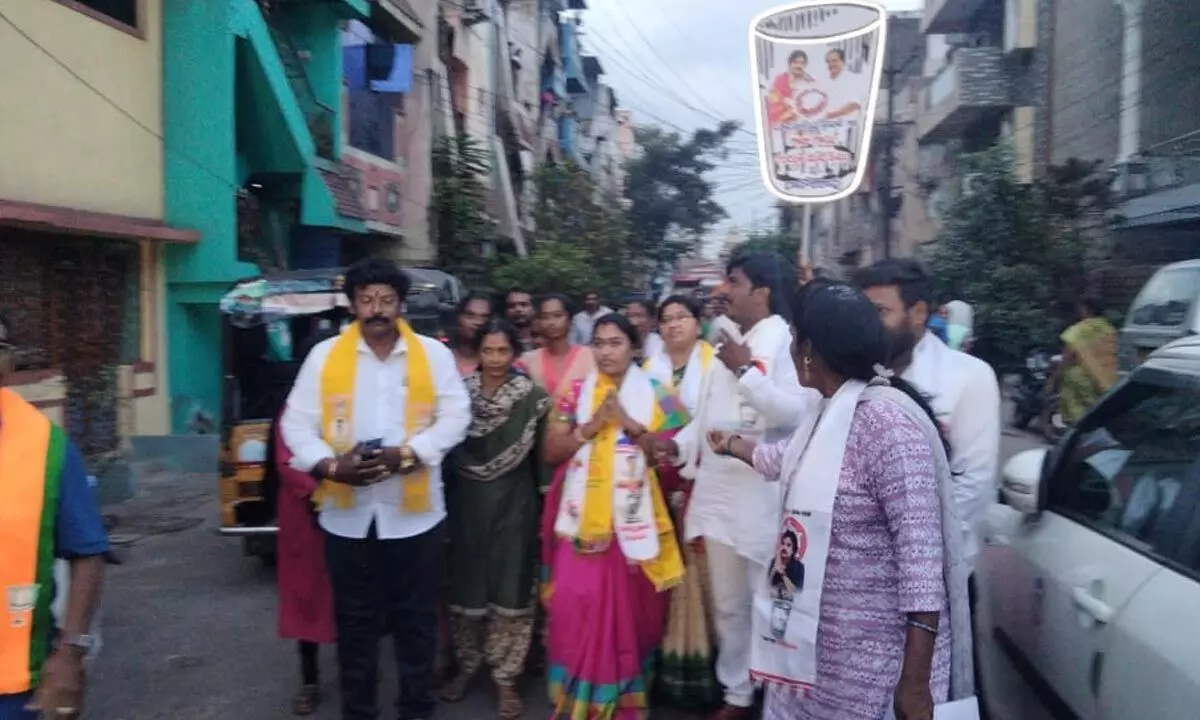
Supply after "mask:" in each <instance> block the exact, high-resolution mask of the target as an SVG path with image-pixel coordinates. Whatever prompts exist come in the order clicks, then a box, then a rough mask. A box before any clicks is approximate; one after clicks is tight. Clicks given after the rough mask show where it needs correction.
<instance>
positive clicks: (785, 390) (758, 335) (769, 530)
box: [675, 316, 821, 565]
mask: <svg viewBox="0 0 1200 720" xmlns="http://www.w3.org/2000/svg"><path fill="white" fill-rule="evenodd" d="M745 339H746V342H747V343H748V344H749V346H750V353H751V355H752V356H753V357H754V358H755V359H758V360H761V361H763V362H764V364H765V365H766V368H767V373H766V375H764V374H763V373H762V372H760V371H759V370H758V369H757V368H755V369H751V370H749V371H747V372H746V373H745V374H744V375H743V376H742V377H741V379H740V380H739V379H738V378H737V377H736V376H735V375H734V374H733V373H732V372H731V371H730V370H729V369H728V368H727V367H725V365H724V364H723V363H721V362H720V361H719V360H718V361H716V362H714V364H713V369H712V372H711V379H710V381H709V385H708V389H707V391H706V392H705V394H704V397H703V399H702V400H701V409H700V412H699V413H698V416H697V417H696V418H695V419H693V421H692V422H691V423H689V424H688V425H687V427H685V428H683V430H681V431H679V433H678V434H677V435H676V436H675V443H676V444H677V445H678V446H679V456H680V458H681V459H684V460H686V459H687V458H690V457H694V456H695V453H699V458H700V462H699V466H698V467H697V469H696V484H695V489H694V490H693V491H692V498H691V501H690V502H689V503H688V513H687V518H686V521H685V531H686V535H687V537H688V539H692V538H697V537H704V538H707V539H710V540H714V541H716V542H719V543H722V544H723V545H728V546H730V547H733V548H734V549H736V550H737V552H738V554H739V555H742V556H744V557H747V558H750V559H751V560H754V561H755V562H758V563H760V564H764V565H765V564H766V563H767V562H768V561H769V560H770V558H771V555H772V553H773V552H774V550H775V541H776V537H777V535H778V532H779V529H778V524H779V523H778V522H777V520H778V518H779V512H780V497H779V492H780V490H779V483H774V482H767V481H766V480H764V479H763V477H762V475H760V474H758V473H757V472H755V471H754V469H753V468H752V467H750V466H749V465H747V464H745V463H743V462H742V461H741V460H738V459H737V458H731V457H726V456H723V455H718V454H716V453H714V452H713V451H712V448H710V447H709V445H708V439H707V435H708V431H709V430H710V429H713V430H718V429H719V430H738V429H739V425H740V424H741V423H742V421H743V420H744V419H747V418H746V417H745V415H744V414H745V413H752V414H753V415H754V417H755V419H756V420H761V422H760V423H759V424H760V425H762V426H764V430H765V432H764V433H763V436H762V437H757V438H754V437H750V436H749V435H747V439H751V440H755V441H758V442H774V441H778V440H780V439H782V438H783V437H786V436H787V435H788V434H789V433H791V432H792V431H793V430H795V428H796V426H797V425H798V424H799V422H800V419H801V418H802V417H803V416H804V414H805V413H808V412H815V411H816V409H817V408H818V406H819V405H820V402H821V395H820V393H818V392H817V391H815V390H811V389H807V388H803V387H801V385H800V381H799V378H797V377H796V366H795V364H794V363H793V362H792V355H791V343H792V334H791V330H790V328H788V326H787V323H786V321H784V320H783V318H780V317H778V316H772V317H770V318H767V319H766V320H764V321H762V322H760V323H759V324H758V325H755V326H754V327H753V328H751V329H750V332H748V333H746V336H745ZM742 434H743V435H746V433H745V432H742Z"/></svg>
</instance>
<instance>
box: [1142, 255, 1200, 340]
mask: <svg viewBox="0 0 1200 720" xmlns="http://www.w3.org/2000/svg"><path fill="white" fill-rule="evenodd" d="M1197 295H1200V267H1187V268H1175V269H1172V270H1160V271H1159V272H1157V273H1155V275H1154V277H1152V278H1150V281H1149V282H1148V283H1146V286H1145V287H1144V288H1142V291H1141V292H1140V293H1138V296H1137V299H1136V300H1134V301H1133V308H1132V309H1131V310H1130V313H1129V317H1130V322H1131V323H1132V324H1133V325H1153V326H1160V327H1178V326H1179V325H1182V324H1183V323H1185V322H1186V321H1187V315H1188V311H1189V310H1191V308H1192V304H1193V303H1194V302H1195V301H1196V296H1197Z"/></svg>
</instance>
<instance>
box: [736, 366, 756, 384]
mask: <svg viewBox="0 0 1200 720" xmlns="http://www.w3.org/2000/svg"><path fill="white" fill-rule="evenodd" d="M753 368H754V363H746V364H745V365H742V366H741V367H739V368H738V369H737V370H734V371H733V374H734V375H737V379H738V380H741V379H742V376H743V375H745V374H746V373H748V372H750V371H751V370H752V369H753Z"/></svg>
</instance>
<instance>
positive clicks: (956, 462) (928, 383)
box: [901, 332, 1001, 568]
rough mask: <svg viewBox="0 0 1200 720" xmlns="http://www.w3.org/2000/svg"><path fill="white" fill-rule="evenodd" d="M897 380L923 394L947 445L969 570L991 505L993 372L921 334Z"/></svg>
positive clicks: (996, 403)
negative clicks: (909, 360) (982, 524)
mask: <svg viewBox="0 0 1200 720" xmlns="http://www.w3.org/2000/svg"><path fill="white" fill-rule="evenodd" d="M901 377H902V378H904V379H905V380H907V381H908V382H910V383H912V385H913V386H914V387H916V389H917V390H919V391H921V393H923V394H924V395H925V396H926V399H927V400H928V401H929V404H930V406H931V407H932V408H933V412H934V414H935V415H937V419H938V422H939V423H940V424H941V425H942V426H943V430H944V431H945V432H946V434H947V437H948V439H949V441H950V472H951V474H952V475H953V479H954V500H955V503H956V504H957V505H958V516H959V519H960V520H961V521H962V524H963V533H964V535H965V544H964V546H963V550H964V556H965V559H966V561H967V564H968V565H970V566H971V567H972V568H973V567H974V563H975V558H976V557H977V556H978V555H979V551H980V548H981V545H980V538H979V525H980V522H981V521H982V520H983V516H984V514H985V513H986V512H987V509H988V506H990V505H991V504H992V503H993V502H995V501H996V474H997V472H998V471H999V467H1000V413H1001V407H1000V384H999V382H997V380H996V373H995V372H994V371H993V370H992V368H991V366H990V365H988V364H987V363H985V362H983V361H982V360H980V359H979V358H977V357H973V356H971V355H968V354H966V353H963V352H959V351H957V350H952V349H951V348H949V347H947V345H946V344H945V343H944V342H942V341H941V340H939V339H938V338H937V336H935V335H934V334H933V333H928V332H927V333H925V337H923V338H921V341H920V342H918V343H917V346H916V347H915V348H913V359H912V364H910V365H909V366H908V369H907V370H905V371H904V374H903V375H901Z"/></svg>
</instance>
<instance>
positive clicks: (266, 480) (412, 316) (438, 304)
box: [219, 268, 465, 563]
mask: <svg viewBox="0 0 1200 720" xmlns="http://www.w3.org/2000/svg"><path fill="white" fill-rule="evenodd" d="M405 272H406V273H407V274H408V276H409V278H410V279H411V280H412V288H411V289H410V290H409V293H408V297H407V298H406V299H405V309H404V315H405V318H406V319H407V320H408V322H409V324H410V325H412V327H413V329H414V330H415V331H416V332H418V333H420V334H422V335H428V336H431V337H438V338H443V339H444V338H445V333H444V329H445V328H447V327H450V323H451V322H452V318H453V313H454V308H455V306H456V305H457V303H458V302H459V300H460V299H461V298H462V296H463V295H464V293H465V290H464V288H463V286H462V283H461V282H460V281H459V280H458V279H457V278H455V277H454V276H453V275H449V274H447V273H444V272H441V271H439V270H434V269H429V268H405ZM221 313H222V315H223V317H224V318H225V327H224V333H223V335H224V338H223V344H224V348H223V365H224V385H223V395H224V397H223V400H222V404H221V407H222V421H221V450H220V462H219V467H220V480H219V483H220V498H221V529H220V532H221V534H222V535H227V536H231V537H237V538H241V540H242V544H243V550H244V552H245V554H246V555H251V556H256V557H259V558H262V559H263V561H264V562H266V563H271V562H273V561H274V557H275V534H276V533H277V532H278V527H277V525H276V521H275V517H276V515H275V508H276V504H275V500H276V497H277V493H278V489H279V487H278V477H277V474H276V473H275V472H273V470H272V469H271V466H270V463H269V461H270V459H271V456H272V455H273V452H272V450H273V448H274V442H273V441H272V439H271V426H272V423H273V421H274V420H275V418H276V417H277V416H278V415H279V413H280V412H281V411H282V410H283V406H284V403H285V402H286V401H287V396H288V393H289V392H290V391H291V387H292V383H293V382H294V381H295V379H296V375H297V373H299V371H300V365H301V363H302V361H303V353H304V352H305V351H306V350H307V349H308V347H309V346H310V345H311V344H312V341H313V340H314V339H317V338H319V337H321V336H329V335H332V334H334V333H336V332H338V331H339V330H340V329H341V328H343V327H344V326H345V325H346V324H348V323H349V322H350V321H351V320H352V316H351V312H350V302H349V300H348V299H347V297H346V295H345V293H344V292H343V291H342V270H341V269H328V270H304V271H296V272H288V273H282V274H277V275H271V276H267V277H255V278H250V279H247V280H244V281H241V282H239V283H238V284H237V285H236V286H235V287H234V288H233V290H231V291H230V292H229V293H227V294H226V296H225V297H224V298H223V299H222V301H221Z"/></svg>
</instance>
